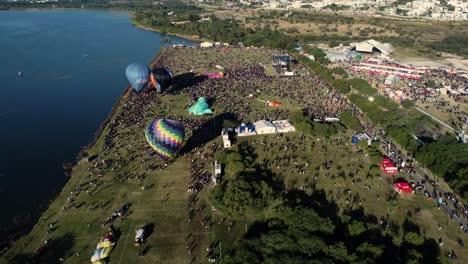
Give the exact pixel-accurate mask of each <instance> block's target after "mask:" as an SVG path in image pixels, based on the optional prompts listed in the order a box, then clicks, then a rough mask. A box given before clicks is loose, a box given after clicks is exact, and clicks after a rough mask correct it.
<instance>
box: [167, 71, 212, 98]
mask: <svg viewBox="0 0 468 264" xmlns="http://www.w3.org/2000/svg"><path fill="white" fill-rule="evenodd" d="M206 79H208V77H207V76H200V75H195V73H193V72H186V73H182V74H179V75H176V76H174V80H173V82H172V86H171V88H169V90H168V92H169V93H171V94H177V93H179V92H181V91H182V90H184V89H185V88H189V87H191V86H194V85H197V84H199V83H201V82H203V81H204V80H206Z"/></svg>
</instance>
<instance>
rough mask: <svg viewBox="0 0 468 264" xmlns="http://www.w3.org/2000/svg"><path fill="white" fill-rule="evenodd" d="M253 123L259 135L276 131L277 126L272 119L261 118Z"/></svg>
mask: <svg viewBox="0 0 468 264" xmlns="http://www.w3.org/2000/svg"><path fill="white" fill-rule="evenodd" d="M253 125H254V126H255V131H256V132H257V134H259V135H261V134H274V133H276V127H275V126H274V125H273V124H272V123H271V122H270V121H266V120H260V121H257V122H255V123H253Z"/></svg>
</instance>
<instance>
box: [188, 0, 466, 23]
mask: <svg viewBox="0 0 468 264" xmlns="http://www.w3.org/2000/svg"><path fill="white" fill-rule="evenodd" d="M196 2H206V3H209V2H215V1H214V0H196ZM232 2H233V3H234V2H236V1H232ZM238 3H239V4H240V5H244V6H255V7H259V8H267V9H268V8H270V9H309V10H315V11H322V10H331V11H337V12H344V13H346V12H356V11H358V12H362V13H364V14H369V15H391V16H404V17H422V18H428V19H441V20H464V19H467V18H468V1H463V0H442V1H438V0H415V1H413V0H353V1H350V0H239V1H238Z"/></svg>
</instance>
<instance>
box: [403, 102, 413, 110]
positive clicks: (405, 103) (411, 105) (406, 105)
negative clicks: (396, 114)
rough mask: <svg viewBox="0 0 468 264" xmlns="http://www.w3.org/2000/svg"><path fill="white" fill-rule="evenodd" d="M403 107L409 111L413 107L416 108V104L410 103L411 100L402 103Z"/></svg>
mask: <svg viewBox="0 0 468 264" xmlns="http://www.w3.org/2000/svg"><path fill="white" fill-rule="evenodd" d="M401 105H402V106H403V107H404V108H406V109H409V108H411V107H413V106H414V102H413V101H410V100H406V101H404V102H403V103H401Z"/></svg>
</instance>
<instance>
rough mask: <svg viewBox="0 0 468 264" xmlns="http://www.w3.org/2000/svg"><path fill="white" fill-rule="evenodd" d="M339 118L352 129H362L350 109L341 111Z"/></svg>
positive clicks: (359, 130) (358, 130)
mask: <svg viewBox="0 0 468 264" xmlns="http://www.w3.org/2000/svg"><path fill="white" fill-rule="evenodd" d="M340 120H341V122H342V123H343V124H344V125H345V126H346V127H348V128H350V129H352V130H354V131H357V132H361V131H363V130H364V128H363V126H362V125H361V122H360V121H359V119H358V118H357V117H356V116H354V115H353V113H352V112H351V111H344V112H341V114H340Z"/></svg>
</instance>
